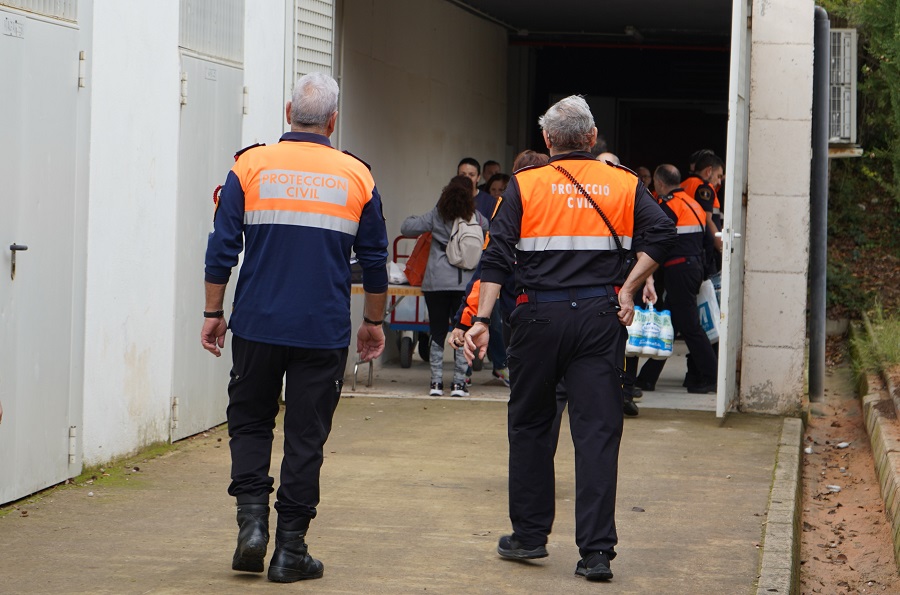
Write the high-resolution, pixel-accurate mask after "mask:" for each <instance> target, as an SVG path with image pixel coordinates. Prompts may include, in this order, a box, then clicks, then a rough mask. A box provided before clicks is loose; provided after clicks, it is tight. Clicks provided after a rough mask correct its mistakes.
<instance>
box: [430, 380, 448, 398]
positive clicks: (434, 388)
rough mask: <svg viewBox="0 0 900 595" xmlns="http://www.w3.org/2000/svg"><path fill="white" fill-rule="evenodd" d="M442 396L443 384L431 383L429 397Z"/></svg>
mask: <svg viewBox="0 0 900 595" xmlns="http://www.w3.org/2000/svg"><path fill="white" fill-rule="evenodd" d="M443 394H444V383H443V382H432V383H431V390H429V391H428V396H429V397H440V396H442V395H443Z"/></svg>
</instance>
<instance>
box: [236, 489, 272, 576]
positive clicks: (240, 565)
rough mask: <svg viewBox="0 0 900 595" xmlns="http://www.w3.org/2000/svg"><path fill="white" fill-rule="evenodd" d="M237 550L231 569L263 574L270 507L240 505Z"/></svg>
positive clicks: (267, 541)
mask: <svg viewBox="0 0 900 595" xmlns="http://www.w3.org/2000/svg"><path fill="white" fill-rule="evenodd" d="M237 524H238V527H240V529H239V530H238V542H237V549H236V550H234V558H233V559H232V560H231V569H232V570H240V571H242V572H262V571H263V565H264V563H265V559H266V546H267V545H268V543H269V505H268V504H238V507H237Z"/></svg>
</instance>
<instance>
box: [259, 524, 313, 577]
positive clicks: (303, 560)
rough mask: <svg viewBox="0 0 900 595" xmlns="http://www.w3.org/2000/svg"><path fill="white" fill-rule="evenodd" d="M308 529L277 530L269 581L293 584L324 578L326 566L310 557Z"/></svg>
mask: <svg viewBox="0 0 900 595" xmlns="http://www.w3.org/2000/svg"><path fill="white" fill-rule="evenodd" d="M305 537H306V529H303V530H302V531H287V530H285V529H276V530H275V553H274V554H272V561H271V562H269V580H270V581H273V582H276V583H293V582H296V581H302V580H306V579H311V578H322V574H323V573H324V572H325V566H324V565H323V564H322V563H321V562H319V561H318V560H316V559H315V558H313V557H312V556H310V555H309V551H308V548H307V545H306V542H305V541H304V540H303V539H304V538H305Z"/></svg>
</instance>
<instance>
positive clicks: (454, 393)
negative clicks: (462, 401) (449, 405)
mask: <svg viewBox="0 0 900 595" xmlns="http://www.w3.org/2000/svg"><path fill="white" fill-rule="evenodd" d="M450 396H451V397H468V396H469V387H468V386H466V383H465V382H454V383H453V386H452V387H451V388H450Z"/></svg>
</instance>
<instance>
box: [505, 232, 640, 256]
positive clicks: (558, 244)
mask: <svg viewBox="0 0 900 595" xmlns="http://www.w3.org/2000/svg"><path fill="white" fill-rule="evenodd" d="M619 241H620V242H622V247H623V248H624V249H625V250H630V249H631V237H630V236H619ZM516 247H517V248H518V249H519V250H522V251H525V252H543V251H545V250H617V249H618V247H617V246H616V241H615V240H614V239H613V238H612V236H606V237H603V236H548V237H542V238H540V237H539V238H520V239H519V243H518V245H517V246H516Z"/></svg>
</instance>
